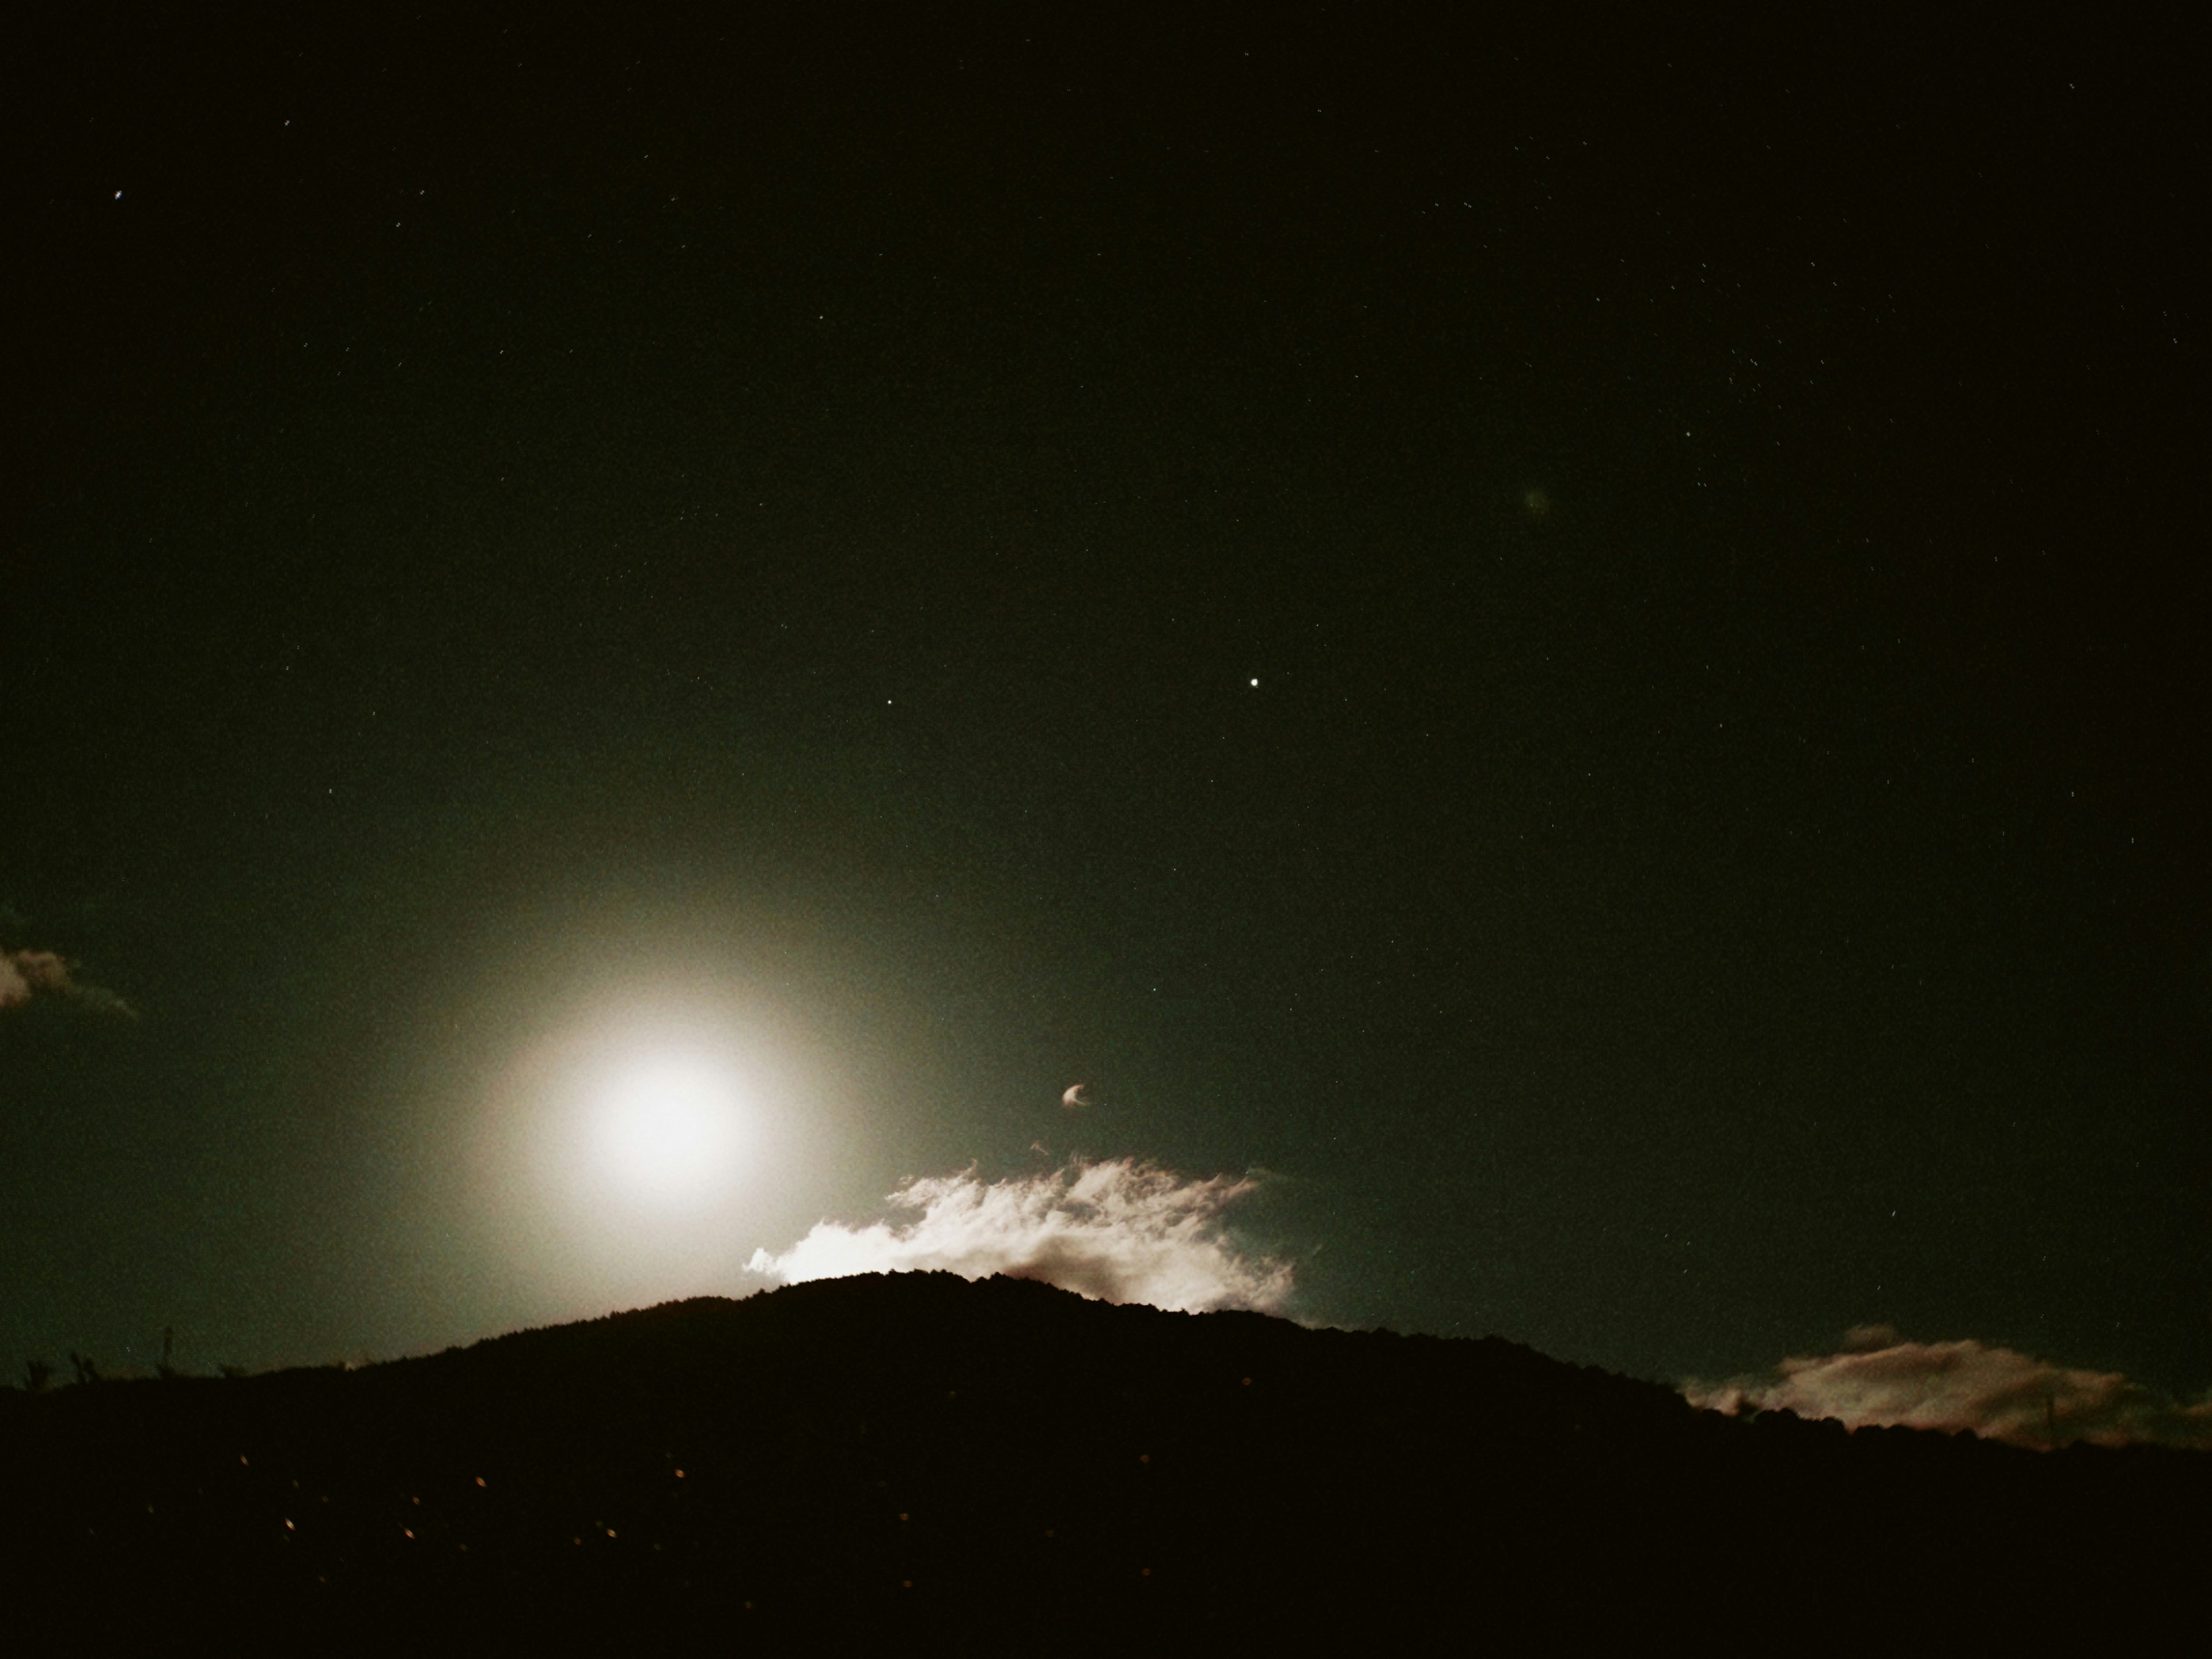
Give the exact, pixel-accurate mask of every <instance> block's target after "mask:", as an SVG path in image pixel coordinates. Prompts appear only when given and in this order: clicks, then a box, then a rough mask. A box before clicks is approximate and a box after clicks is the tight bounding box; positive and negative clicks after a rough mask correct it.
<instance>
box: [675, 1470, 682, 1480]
mask: <svg viewBox="0 0 2212 1659" xmlns="http://www.w3.org/2000/svg"><path fill="white" fill-rule="evenodd" d="M676 1478H677V1479H678V1480H682V1479H683V1478H684V1471H683V1470H681V1469H678V1470H677V1471H676Z"/></svg>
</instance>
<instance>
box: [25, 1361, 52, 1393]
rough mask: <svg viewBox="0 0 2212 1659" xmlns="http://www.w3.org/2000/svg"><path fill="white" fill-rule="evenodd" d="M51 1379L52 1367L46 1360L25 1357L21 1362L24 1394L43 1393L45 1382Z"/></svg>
mask: <svg viewBox="0 0 2212 1659" xmlns="http://www.w3.org/2000/svg"><path fill="white" fill-rule="evenodd" d="M53 1380H54V1368H53V1366H52V1364H48V1363H47V1362H46V1360H43V1359H27V1360H25V1361H24V1362H23V1391H24V1392H25V1393H26V1394H44V1393H45V1392H46V1384H47V1383H51V1382H52V1381H53Z"/></svg>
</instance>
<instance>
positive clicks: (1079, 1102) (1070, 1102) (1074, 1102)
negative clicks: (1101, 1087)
mask: <svg viewBox="0 0 2212 1659" xmlns="http://www.w3.org/2000/svg"><path fill="white" fill-rule="evenodd" d="M1088 1086H1089V1085H1086V1084H1081V1083H1078V1084H1075V1085H1073V1086H1072V1087H1070V1088H1069V1090H1068V1091H1067V1092H1066V1094H1064V1095H1062V1096H1061V1097H1060V1104H1061V1105H1063V1106H1065V1107H1066V1108H1067V1109H1068V1110H1070V1111H1071V1112H1072V1111H1073V1110H1074V1109H1076V1108H1077V1107H1079V1106H1088V1105H1089V1104H1090V1102H1089V1101H1087V1100H1085V1098H1084V1097H1083V1091H1084V1090H1085V1088H1087V1087H1088Z"/></svg>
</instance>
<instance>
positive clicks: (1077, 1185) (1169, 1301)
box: [746, 1158, 1291, 1313]
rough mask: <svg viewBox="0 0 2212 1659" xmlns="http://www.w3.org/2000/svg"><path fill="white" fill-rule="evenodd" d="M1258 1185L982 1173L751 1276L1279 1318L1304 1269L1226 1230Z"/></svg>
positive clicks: (923, 1192) (916, 1194) (920, 1180)
mask: <svg viewBox="0 0 2212 1659" xmlns="http://www.w3.org/2000/svg"><path fill="white" fill-rule="evenodd" d="M1257 1185H1258V1182H1256V1181H1255V1179H1254V1178H1253V1177H1251V1176H1212V1177H1211V1178H1210V1179H1207V1180H1204V1181H1195V1180H1189V1179H1186V1178H1185V1177H1184V1176H1180V1175H1177V1174H1176V1172H1175V1171H1174V1170H1165V1169H1162V1168H1160V1167H1159V1166H1158V1165H1157V1164H1147V1163H1143V1162H1140V1161H1139V1160H1136V1159H1133V1158H1113V1159H1109V1160H1107V1161H1106V1162H1104V1163H1099V1164H1092V1163H1088V1162H1085V1160H1083V1159H1080V1158H1078V1159H1076V1160H1074V1161H1073V1162H1072V1163H1070V1164H1066V1165H1065V1166H1064V1167H1062V1168H1060V1169H1058V1170H1046V1171H1043V1172H1042V1173H1039V1174H1036V1175H1026V1176H1009V1177H1008V1178H1007V1179H1006V1180H1004V1181H998V1182H991V1183H989V1184H986V1183H985V1182H982V1181H981V1180H980V1179H978V1178H977V1176H976V1175H975V1170H974V1169H973V1167H972V1166H971V1167H970V1168H969V1169H968V1170H963V1172H961V1173H960V1174H958V1175H954V1176H929V1177H916V1178H915V1179H911V1180H909V1181H908V1182H905V1183H904V1184H903V1185H902V1186H901V1187H900V1188H899V1189H898V1190H897V1191H896V1192H895V1193H893V1194H890V1202H891V1203H892V1204H893V1205H895V1206H897V1207H898V1208H900V1209H902V1210H910V1211H914V1212H916V1213H915V1218H914V1219H913V1220H911V1221H907V1222H903V1223H901V1224H897V1225H890V1224H887V1223H884V1222H880V1221H879V1222H877V1223H875V1224H874V1225H871V1226H866V1227H861V1228H858V1229H855V1228H851V1227H847V1226H844V1225H841V1224H839V1223H837V1222H833V1221H820V1222H817V1223H816V1224H815V1225H814V1226H813V1227H812V1228H811V1230H810V1231H808V1233H807V1235H806V1237H804V1238H802V1239H800V1240H799V1243H796V1244H794V1245H793V1246H792V1247H791V1248H790V1249H787V1250H786V1251H784V1252H783V1253H782V1254H781V1255H769V1253H768V1251H766V1250H765V1249H763V1250H757V1251H755V1252H754V1254H753V1258H752V1260H751V1261H749V1262H748V1263H746V1267H748V1268H749V1269H750V1271H751V1272H754V1273H763V1274H765V1275H767V1276H768V1277H769V1278H771V1279H779V1280H781V1281H782V1282H783V1283H784V1284H787V1285H797V1284H802V1283H805V1281H807V1280H809V1279H842V1278H846V1277H848V1276H850V1275H852V1274H855V1273H926V1272H931V1271H935V1270H943V1271H946V1272H951V1273H958V1274H960V1275H961V1276H962V1277H963V1279H984V1278H987V1277H989V1276H990V1275H991V1274H993V1273H1003V1274H1006V1276H1008V1277H1009V1278H1014V1279H1042V1280H1044V1281H1045V1282H1046V1283H1047V1284H1050V1285H1058V1286H1060V1288H1061V1289H1062V1290H1067V1291H1075V1292H1076V1293H1077V1294H1078V1295H1079V1296H1087V1297H1091V1298H1092V1299H1093V1300H1096V1301H1100V1302H1116V1303H1129V1302H1141V1303H1148V1304H1151V1305H1152V1306H1153V1307H1156V1308H1166V1309H1169V1310H1173V1311H1179V1312H1185V1313H1203V1312H1208V1311H1211V1310H1215V1309H1221V1308H1247V1309H1251V1310H1255V1311H1258V1312H1261V1313H1269V1312H1273V1311H1275V1310H1278V1309H1279V1308H1280V1307H1281V1306H1282V1304H1283V1303H1284V1302H1285V1300H1286V1299H1287V1298H1288V1297H1289V1296H1290V1293H1291V1267H1290V1264H1288V1263H1287V1262H1283V1261H1275V1260H1273V1259H1272V1258H1269V1257H1266V1256H1259V1255H1249V1254H1248V1253H1247V1252H1245V1251H1244V1250H1243V1249H1241V1248H1239V1247H1238V1246H1237V1244H1236V1243H1234V1242H1233V1241H1232V1240H1231V1238H1230V1237H1229V1236H1228V1235H1227V1233H1226V1232H1225V1231H1224V1229H1223V1227H1222V1225H1221V1214H1222V1212H1223V1211H1224V1210H1225V1209H1227V1208H1228V1206H1230V1205H1231V1204H1233V1203H1235V1202H1236V1201H1237V1200H1238V1199H1240V1198H1243V1196H1244V1195H1245V1194H1248V1193H1249V1192H1251V1191H1253V1190H1254V1189H1255V1187H1256V1186H1257Z"/></svg>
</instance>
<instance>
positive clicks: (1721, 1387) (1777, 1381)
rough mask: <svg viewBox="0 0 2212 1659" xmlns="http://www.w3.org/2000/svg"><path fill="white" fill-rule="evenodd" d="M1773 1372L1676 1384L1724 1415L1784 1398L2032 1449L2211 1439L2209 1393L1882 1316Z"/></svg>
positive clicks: (1877, 1421) (1801, 1410) (1844, 1417)
mask: <svg viewBox="0 0 2212 1659" xmlns="http://www.w3.org/2000/svg"><path fill="white" fill-rule="evenodd" d="M1682 1392H1683V1394H1684V1395H1686V1397H1687V1398H1688V1400H1689V1401H1690V1403H1691V1404H1692V1405H1693V1406H1700V1407H1705V1408H1707V1409H1709V1410H1714V1411H1721V1412H1725V1413H1729V1415H1731V1416H1735V1415H1740V1414H1742V1413H1746V1412H1761V1411H1779V1410H1784V1409H1787V1410H1790V1411H1792V1412H1795V1413H1796V1414H1797V1415H1798V1416H1800V1417H1806V1418H1833V1419H1836V1420H1837V1421H1838V1422H1840V1423H1843V1424H1844V1425H1846V1426H1847V1427H1850V1428H1854V1429H1856V1428H1864V1427H1873V1426H1889V1425H1899V1426H1903V1427H1905V1428H1915V1429H1938V1430H1943V1431H1953V1432H1955V1431H1959V1430H1961V1429H1966V1430H1970V1431H1972V1432H1974V1433H1976V1434H1978V1435H1980V1436H1982V1437H1984V1438H1985V1439H1991V1440H2005V1441H2009V1442H2011V1443H2013V1444H2015V1445H2021V1446H2032V1447H2035V1448H2039V1449H2045V1448H2049V1447H2051V1446H2054V1445H2055V1446H2065V1445H2070V1444H2072V1443H2075V1441H2081V1440H2086V1441H2089V1442H2091V1443H2094V1444H2098V1445H2106V1446H2119V1445H2127V1444H2130V1443H2138V1442H2148V1443H2157V1444H2163V1445H2169V1446H2187V1447H2196V1448H2199V1449H2212V1399H2206V1400H2202V1401H2197V1402H2196V1403H2195V1404H2193V1405H2182V1404H2179V1403H2178V1402H2176V1401H2173V1400H2172V1399H2170V1398H2168V1397H2167V1396H2166V1395H2162V1394H2160V1393H2159V1392H2158V1391H2157V1390H2155V1389H2148V1388H2145V1387H2144V1386H2143V1385H2142V1384H2141V1383H2131V1382H2130V1381H2129V1380H2128V1379H2127V1378H2126V1377H2125V1376H2123V1375H2122V1374H2121V1373H2119V1372H2118V1371H2089V1370H2075V1369H2072V1368H2069V1367H2067V1366H2063V1365H2057V1364H2051V1362H2050V1361H2048V1360H2043V1359H2037V1358H2033V1356H2031V1355H2028V1354H2024V1353H2021V1352H2017V1351H2015V1350H2014V1349H2011V1348H2003V1347H1991V1346H1987V1345H1985V1344H1983V1343H1980V1342H1975V1341H1972V1340H1966V1341H1958V1342H1908V1341H1906V1340H1904V1339H1903V1338H1901V1337H1900V1336H1899V1334H1897V1333H1896V1332H1895V1331H1893V1330H1892V1329H1890V1328H1888V1327H1887V1326H1882V1325H1866V1326H1860V1327H1858V1328H1857V1329H1855V1330H1853V1331H1851V1332H1850V1334H1848V1336H1847V1337H1846V1338H1845V1344H1844V1351H1843V1352H1840V1353H1832V1354H1822V1355H1819V1356H1815V1357H1809V1358H1789V1359H1784V1361H1783V1362H1782V1364H1781V1365H1780V1366H1779V1367H1778V1375H1775V1376H1765V1377H1737V1378H1735V1379H1732V1380H1731V1381H1729V1382H1726V1383H1706V1382H1700V1381H1698V1380H1696V1379H1694V1378H1693V1379H1692V1380H1691V1381H1690V1382H1688V1383H1685V1384H1684V1385H1683V1389H1682Z"/></svg>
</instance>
